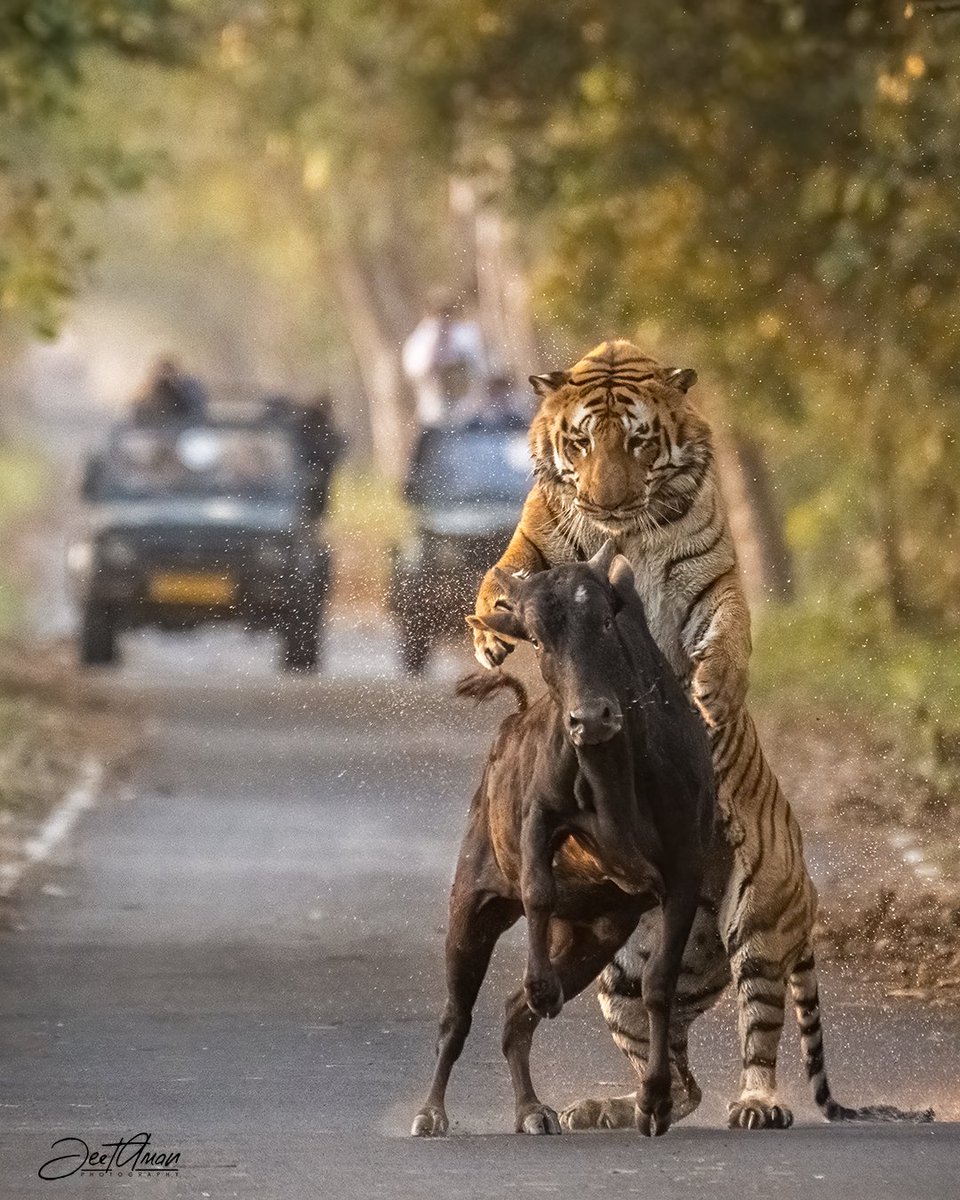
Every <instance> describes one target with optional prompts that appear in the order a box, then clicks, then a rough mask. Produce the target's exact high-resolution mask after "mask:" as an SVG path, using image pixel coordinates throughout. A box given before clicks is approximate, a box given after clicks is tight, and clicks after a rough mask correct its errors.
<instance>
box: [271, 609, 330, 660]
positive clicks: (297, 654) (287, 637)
mask: <svg viewBox="0 0 960 1200" xmlns="http://www.w3.org/2000/svg"><path fill="white" fill-rule="evenodd" d="M321 648H322V644H321V633H320V615H319V614H318V613H313V614H311V615H309V616H305V615H304V614H301V613H294V614H293V615H291V616H290V617H288V618H287V619H286V620H285V621H284V622H283V623H282V624H281V626H280V650H281V666H282V667H283V669H284V670H285V671H315V670H316V669H317V668H318V667H319V666H320V656H321Z"/></svg>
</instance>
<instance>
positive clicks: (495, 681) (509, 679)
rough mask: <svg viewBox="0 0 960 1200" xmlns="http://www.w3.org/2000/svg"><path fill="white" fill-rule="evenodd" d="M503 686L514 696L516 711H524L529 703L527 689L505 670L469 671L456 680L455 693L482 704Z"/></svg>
mask: <svg viewBox="0 0 960 1200" xmlns="http://www.w3.org/2000/svg"><path fill="white" fill-rule="evenodd" d="M504 688H506V689H508V690H509V691H511V692H513V694H514V696H516V698H517V712H526V711H527V708H528V707H529V705H530V701H529V699H528V697H527V689H526V688H525V687H524V686H523V684H522V683H521V682H520V680H519V679H517V677H516V676H515V675H509V674H507V672H506V671H471V672H470V674H469V675H464V676H463V678H462V679H458V680H457V686H456V693H457V695H458V696H464V697H467V698H469V699H471V700H473V701H474V702H475V703H476V704H483V703H484V701H486V700H489V699H490V697H491V696H492V695H494V693H495V692H499V691H502V690H503V689H504Z"/></svg>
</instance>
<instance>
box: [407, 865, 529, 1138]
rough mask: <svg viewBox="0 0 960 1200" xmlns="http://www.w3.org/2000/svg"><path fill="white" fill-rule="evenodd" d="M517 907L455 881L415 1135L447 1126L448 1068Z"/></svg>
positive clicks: (517, 912) (439, 1131)
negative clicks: (440, 1004)
mask: <svg viewBox="0 0 960 1200" xmlns="http://www.w3.org/2000/svg"><path fill="white" fill-rule="evenodd" d="M459 877H460V872H459V871H458V880H459ZM521 913H522V908H521V906H520V904H519V902H517V901H513V900H506V899H504V898H503V897H500V896H492V895H490V894H489V893H485V892H478V891H473V890H467V891H461V890H459V889H458V887H457V882H455V883H454V890H453V895H452V896H451V899H450V924H449V928H448V930H447V941H446V975H447V1002H446V1004H445V1006H444V1009H443V1014H442V1016H441V1018H440V1032H439V1036H438V1038H437V1064H436V1068H435V1070H434V1074H433V1082H432V1084H431V1086H430V1092H429V1095H428V1096H427V1099H426V1101H425V1102H424V1105H423V1107H422V1108H421V1109H420V1111H419V1112H418V1113H417V1115H416V1116H415V1117H414V1120H413V1126H412V1128H411V1130H410V1132H411V1133H412V1134H413V1136H414V1137H443V1136H445V1135H446V1133H447V1132H448V1130H449V1128H450V1122H449V1120H448V1118H447V1112H446V1107H445V1101H446V1091H447V1083H448V1081H449V1079H450V1072H451V1070H452V1069H453V1064H454V1063H455V1062H456V1061H457V1059H458V1058H459V1057H460V1054H461V1052H462V1050H463V1046H464V1043H465V1042H466V1040H467V1035H468V1033H469V1032H470V1025H471V1022H472V1017H473V1006H474V1004H475V1003H476V1000H477V995H478V993H479V991H480V985H481V984H482V983H483V979H484V976H485V975H486V973H487V967H488V966H489V965H490V958H491V956H492V954H493V950H494V947H495V946H496V944H497V941H498V940H499V938H500V936H501V934H503V933H504V932H505V931H506V930H507V929H509V928H510V926H511V925H513V924H514V923H515V922H516V921H517V920H518V919H519V917H520V915H521Z"/></svg>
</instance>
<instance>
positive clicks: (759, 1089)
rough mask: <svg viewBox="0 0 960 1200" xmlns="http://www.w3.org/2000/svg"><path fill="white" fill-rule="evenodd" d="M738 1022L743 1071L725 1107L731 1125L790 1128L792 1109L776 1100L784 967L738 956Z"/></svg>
mask: <svg viewBox="0 0 960 1200" xmlns="http://www.w3.org/2000/svg"><path fill="white" fill-rule="evenodd" d="M732 965H733V976H734V981H735V982H736V986H737V1026H738V1030H739V1033H740V1052H741V1057H742V1064H743V1066H742V1071H741V1075H740V1095H739V1096H738V1097H737V1099H736V1100H732V1101H731V1102H730V1104H729V1105H728V1108H727V1123H728V1125H729V1126H730V1128H731V1129H736V1128H740V1129H789V1128H790V1126H791V1125H792V1124H793V1113H792V1112H791V1111H790V1109H789V1108H787V1107H786V1106H785V1105H783V1104H781V1103H780V1102H779V1101H778V1100H777V1051H778V1049H779V1046H780V1035H781V1034H782V1032H783V1010H784V1001H785V996H786V979H785V978H784V972H783V968H782V967H781V966H779V965H778V964H775V963H770V962H766V961H764V960H763V959H759V958H751V957H750V956H749V955H747V954H737V955H735V957H734V961H733V964H732Z"/></svg>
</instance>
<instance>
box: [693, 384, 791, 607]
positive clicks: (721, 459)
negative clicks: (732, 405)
mask: <svg viewBox="0 0 960 1200" xmlns="http://www.w3.org/2000/svg"><path fill="white" fill-rule="evenodd" d="M711 400H712V403H711V405H710V408H711V415H712V417H713V420H712V424H713V431H714V437H713V442H714V451H715V453H716V460H717V471H718V473H719V476H720V485H721V489H722V491H723V495H724V499H725V500H726V502H727V513H728V516H729V519H730V531H731V533H732V534H733V543H734V545H735V546H736V548H737V558H738V559H739V561H740V573H741V576H742V578H743V586H744V590H745V591H746V594H747V600H748V602H749V603H750V605H751V607H753V606H754V605H756V604H758V603H761V602H763V601H765V600H791V599H792V598H793V595H794V587H793V566H792V558H791V554H790V549H789V547H788V546H787V542H786V538H785V537H784V533H783V523H782V521H781V519H780V514H779V512H778V511H777V506H776V502H775V498H774V493H773V488H772V486H771V482H770V475H769V472H768V470H767V466H766V463H765V462H764V461H763V456H762V452H761V450H760V447H759V446H758V445H757V444H756V443H754V442H752V441H751V440H750V439H748V438H745V437H743V436H742V435H739V434H737V433H736V432H734V431H733V430H732V429H730V427H729V424H728V423H727V422H725V421H724V420H723V414H722V410H723V405H722V402H718V401H717V398H716V395H714V396H713V397H712V398H711Z"/></svg>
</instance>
